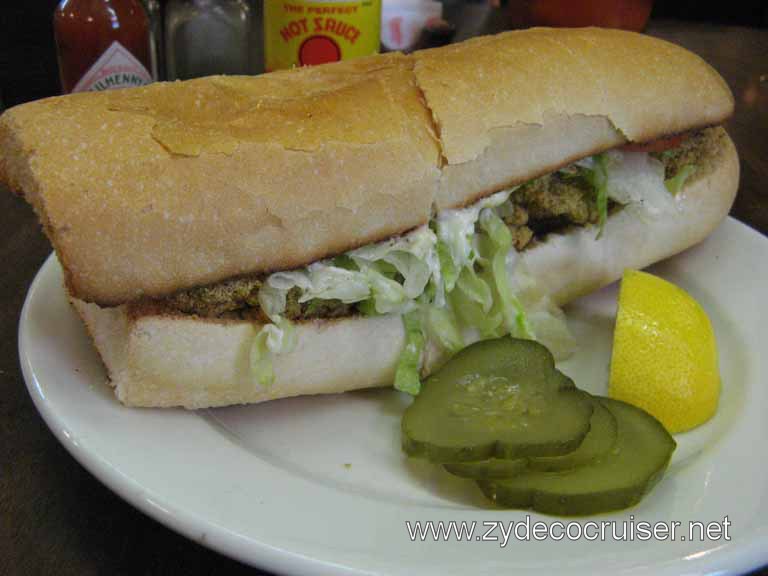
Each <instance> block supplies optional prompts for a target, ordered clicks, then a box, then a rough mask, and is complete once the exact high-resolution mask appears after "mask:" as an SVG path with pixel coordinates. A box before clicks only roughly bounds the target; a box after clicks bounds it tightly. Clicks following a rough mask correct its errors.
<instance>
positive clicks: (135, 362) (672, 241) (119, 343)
mask: <svg viewBox="0 0 768 576" xmlns="http://www.w3.org/2000/svg"><path fill="white" fill-rule="evenodd" d="M723 146H724V149H723V152H722V154H721V156H720V159H719V161H718V163H717V164H716V165H715V168H714V170H713V171H712V172H711V173H710V174H709V175H707V176H706V177H703V178H700V179H698V180H696V181H694V182H693V183H692V184H690V185H688V186H686V187H685V188H684V190H683V191H682V197H681V199H680V204H679V207H680V210H679V211H678V212H674V213H665V214H662V215H658V216H654V217H649V216H648V215H647V214H646V215H642V214H638V212H637V211H633V210H631V209H625V210H622V211H619V212H618V213H616V214H613V215H611V216H610V217H609V219H608V222H607V223H606V227H605V231H604V234H603V236H602V237H601V238H600V239H599V240H596V239H595V229H594V228H593V227H587V228H580V229H573V230H571V231H569V232H568V233H567V234H564V235H552V237H550V238H548V239H547V241H546V242H543V243H541V244H539V245H538V246H536V247H534V248H532V249H530V250H527V251H525V252H524V253H523V259H524V261H525V263H526V264H527V268H528V271H529V272H530V273H531V274H532V276H533V277H534V278H535V279H536V280H537V281H538V283H539V284H540V286H542V287H543V288H545V289H546V291H547V292H548V293H549V294H550V295H551V296H552V298H553V299H554V300H555V301H557V302H558V303H560V304H565V303H567V302H569V301H571V300H573V299H574V298H576V297H578V296H580V295H582V294H585V293H588V292H591V291H593V290H595V289H597V288H599V287H601V286H603V285H606V284H608V283H610V282H613V281H614V280H616V279H617V278H619V277H620V276H621V274H622V272H623V270H624V269H625V268H642V267H644V266H647V265H649V264H651V263H653V262H656V261H658V260H660V259H662V258H665V257H667V256H670V255H672V254H675V253H677V252H680V251H681V250H684V249H685V248H687V247H689V246H691V245H692V244H694V243H696V242H698V241H700V240H701V239H703V238H704V237H705V236H706V235H707V234H709V233H710V232H711V231H712V230H713V229H714V228H715V227H716V226H717V224H718V223H719V222H720V221H721V220H722V219H723V218H724V217H725V216H726V214H727V213H728V210H729V209H730V207H731V204H732V203H733V200H734V197H735V194H736V189H737V187H738V180H739V163H738V157H737V155H736V150H735V147H734V145H733V142H732V141H731V140H730V139H729V138H724V139H723ZM73 304H74V306H75V308H76V310H77V311H78V312H79V314H80V316H81V317H82V318H83V320H84V322H85V324H86V326H87V328H88V331H89V333H90V334H91V337H92V338H93V340H94V342H95V344H96V347H97V348H98V350H99V353H100V354H101V357H102V359H103V360H104V363H105V365H106V367H107V371H108V372H109V375H110V379H111V382H112V385H113V386H114V387H115V391H116V394H117V397H118V398H119V399H120V400H121V401H122V402H123V403H124V404H126V405H128V406H158V407H167V406H185V407H187V408H205V407H210V406H224V405H228V404H238V403H251V402H261V401H264V400H270V399H274V398H283V397H287V396H295V395H298V394H326V393H335V392H342V391H346V390H354V389H357V388H365V387H371V386H388V385H391V383H392V381H393V377H394V371H395V367H396V364H397V360H398V358H399V355H400V352H401V350H402V347H403V345H404V341H405V334H404V329H403V324H402V319H401V318H400V317H399V316H381V317H374V318H363V317H356V318H347V319H340V320H328V321H311V322H306V323H302V324H298V325H297V332H298V346H297V348H296V349H295V350H294V351H293V352H290V353H288V354H285V355H280V356H277V357H276V358H275V361H274V368H275V374H276V381H275V383H274V384H273V385H272V386H271V387H267V388H264V387H261V386H259V385H258V384H256V383H255V381H254V379H253V376H252V373H251V371H250V368H249V362H248V351H249V349H250V346H251V343H252V341H253V336H254V335H255V333H256V331H257V330H258V329H259V328H260V326H259V325H256V324H253V323H250V322H247V321H239V320H238V321H234V320H229V321H226V322H221V321H216V320H208V319H203V318H196V317H192V316H186V317H183V316H163V315H157V314H148V315H144V316H141V315H138V316H137V315H129V314H127V313H126V309H127V306H125V305H124V306H120V307H116V308H101V307H99V306H97V305H95V304H88V303H85V302H83V301H81V300H77V299H73ZM329 359H330V360H329ZM441 360H442V357H441V354H440V353H439V350H437V349H435V348H431V349H430V350H429V351H428V354H427V356H426V363H425V367H424V372H425V373H428V372H429V371H430V370H431V369H432V368H433V367H434V366H437V365H438V364H439V363H440V361H441Z"/></svg>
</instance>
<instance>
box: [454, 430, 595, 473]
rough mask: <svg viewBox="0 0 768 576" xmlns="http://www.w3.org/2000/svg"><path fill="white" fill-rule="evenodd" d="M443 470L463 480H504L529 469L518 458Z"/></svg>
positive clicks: (495, 459)
mask: <svg viewBox="0 0 768 576" xmlns="http://www.w3.org/2000/svg"><path fill="white" fill-rule="evenodd" d="M587 436H589V434H587ZM584 442H586V439H585V440H584ZM584 442H582V444H583V443H584ZM577 450H578V448H577ZM443 468H445V470H446V471H447V472H450V473H451V474H453V475H454V476H461V477H462V478H473V479H478V480H503V479H505V478H512V477H513V476H517V475H518V474H520V473H521V472H525V471H526V470H527V469H528V460H526V459H525V458H518V459H517V460H502V459H501V458H489V459H487V460H478V461H477V462H446V463H445V464H443Z"/></svg>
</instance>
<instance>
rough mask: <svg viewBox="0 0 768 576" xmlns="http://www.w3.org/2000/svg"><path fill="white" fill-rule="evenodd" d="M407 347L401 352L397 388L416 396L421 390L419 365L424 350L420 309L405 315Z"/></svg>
mask: <svg viewBox="0 0 768 576" xmlns="http://www.w3.org/2000/svg"><path fill="white" fill-rule="evenodd" d="M403 325H404V326H405V347H404V348H403V351H402V353H401V354H400V360H399V361H398V363H397V369H396V371H395V388H396V389H397V390H401V391H402V392H407V393H408V394H411V395H413V396H416V395H417V394H418V393H419V391H420V390H421V379H420V378H419V365H420V363H421V354H422V352H423V350H424V333H423V332H422V321H421V314H420V311H418V310H414V311H412V312H409V313H407V314H405V315H404V316H403Z"/></svg>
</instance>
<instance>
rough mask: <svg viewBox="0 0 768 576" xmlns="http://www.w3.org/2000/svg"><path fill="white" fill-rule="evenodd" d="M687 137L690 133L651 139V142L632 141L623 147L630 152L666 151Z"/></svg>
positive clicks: (678, 144)
mask: <svg viewBox="0 0 768 576" xmlns="http://www.w3.org/2000/svg"><path fill="white" fill-rule="evenodd" d="M687 138H688V134H677V135H675V136H667V137H666V138H659V139H658V140H651V141H650V142H632V143H630V144H625V145H624V146H622V147H621V149H622V150H626V151H628V152H664V151H665V150H669V149H670V148H677V147H678V146H680V144H682V143H683V142H685V140H686V139H687Z"/></svg>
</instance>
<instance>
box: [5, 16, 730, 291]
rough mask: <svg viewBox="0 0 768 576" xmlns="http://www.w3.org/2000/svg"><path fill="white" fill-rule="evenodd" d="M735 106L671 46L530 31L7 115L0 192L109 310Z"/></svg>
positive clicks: (287, 262) (405, 222)
mask: <svg viewBox="0 0 768 576" xmlns="http://www.w3.org/2000/svg"><path fill="white" fill-rule="evenodd" d="M732 109H733V98H732V96H731V94H730V92H729V90H728V88H727V86H726V85H725V84H724V82H723V80H722V79H721V78H720V77H719V76H718V75H717V73H716V72H714V70H712V68H711V67H709V66H708V65H707V64H706V63H704V62H703V61H702V60H701V59H700V58H698V57H697V56H695V55H693V54H691V53H690V52H687V51H686V50H684V49H682V48H680V47H678V46H674V45H672V44H669V43H667V42H664V41H662V40H657V39H653V38H650V37H647V36H642V35H639V34H633V33H630V32H619V31H612V30H602V29H581V30H547V29H534V30H527V31H516V32H509V33H505V34H501V35H498V36H495V37H487V38H481V39H477V40H471V41H468V42H465V43H462V44H458V45H453V46H448V47H444V48H439V49H435V50H429V51H425V52H422V53H417V54H415V55H413V56H403V55H398V54H389V55H383V56H378V57H373V58H368V59H361V60H355V61H351V62H344V63H339V64H332V65H327V66H321V67H317V68H303V69H300V70H294V71H288V72H278V73H273V74H267V75H263V76H260V77H255V78H245V77H229V78H225V77H212V78H206V79H199V80H192V81H189V82H182V83H161V84H156V85H153V86H149V87H146V88H139V89H135V90H125V91H122V92H113V93H98V94H95V93H94V94H77V95H71V96H65V97H60V98H52V99H46V100H42V101H39V102H33V103H30V104H25V105H22V106H19V107H16V108H13V109H11V110H9V111H7V112H6V113H4V114H3V115H2V117H0V150H2V152H1V153H0V154H1V155H0V181H4V182H6V183H8V184H9V185H10V186H11V187H13V188H14V189H16V190H17V191H19V192H21V193H23V194H25V196H26V197H27V199H28V200H29V201H30V202H31V203H32V204H33V206H34V207H35V209H36V211H37V212H38V214H39V216H40V219H41V221H42V223H43V226H44V228H45V230H46V232H47V234H48V235H49V237H50V238H51V241H52V243H53V245H54V247H55V249H56V252H57V254H58V257H59V260H60V261H61V263H62V265H63V267H64V271H65V275H66V279H67V285H68V288H69V290H70V292H71V294H72V295H73V296H74V297H76V298H78V299H81V300H83V301H89V302H94V303H97V304H100V305H117V304H121V303H123V302H127V301H131V300H134V299H137V298H140V297H142V296H154V297H161V296H164V295H168V294H170V293H172V292H174V291H177V290H180V289H186V288H190V287H194V286H199V285H203V284H208V283H213V282H217V281H220V280H224V279H227V278H231V277H233V276H238V275H245V274H254V273H261V272H270V271H275V270H278V269H286V268H292V267H298V266H302V265H305V264H308V263H310V262H313V261H315V260H318V259H320V258H322V257H325V256H329V255H333V254H337V253H340V252H343V251H345V250H348V249H350V248H353V247H356V246H360V245H363V244H366V243H370V242H373V241H376V240H381V239H383V238H386V237H388V236H392V235H395V234H400V233H403V232H405V231H407V230H409V229H411V228H413V227H415V226H418V225H420V224H424V223H426V222H427V221H428V219H429V216H430V213H431V211H433V210H442V209H444V208H450V207H455V206H461V205H464V204H468V203H471V202H472V201H474V200H476V199H478V198H480V197H482V196H485V195H488V194H490V193H491V192H493V191H496V190H499V189H502V188H504V187H507V186H509V185H511V184H516V183H519V182H522V181H524V180H527V179H529V178H532V177H534V176H536V175H538V174H541V173H544V172H548V171H551V170H552V169H554V168H556V167H558V166H562V165H565V164H567V163H569V162H570V161H572V160H573V159H575V158H580V157H584V156H588V155H590V154H592V153H594V152H597V151H600V150H604V149H606V148H610V147H612V146H616V145H618V144H620V143H623V142H625V141H627V140H633V141H642V140H647V139H651V138H654V137H657V136H659V135H662V134H668V133H674V132H680V131H685V130H690V129H693V128H697V127H701V126H706V125H710V124H716V123H718V122H720V121H722V120H723V119H724V118H726V117H727V116H728V115H729V114H731V112H732Z"/></svg>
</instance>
